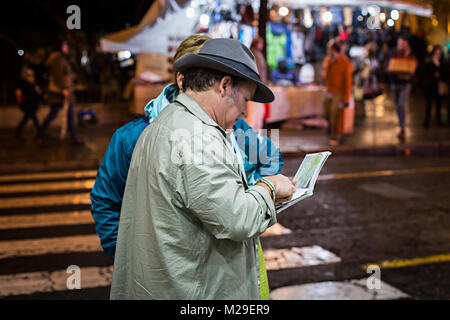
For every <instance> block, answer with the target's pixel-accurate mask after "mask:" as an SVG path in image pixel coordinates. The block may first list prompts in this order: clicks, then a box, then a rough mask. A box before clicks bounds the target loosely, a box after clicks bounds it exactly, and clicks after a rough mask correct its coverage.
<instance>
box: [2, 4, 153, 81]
mask: <svg viewBox="0 0 450 320" xmlns="http://www.w3.org/2000/svg"><path fill="white" fill-rule="evenodd" d="M152 3H153V0H114V1H111V0H90V1H88V0H81V1H80V0H70V1H69V0H58V1H57V0H38V1H37V0H33V1H32V0H25V1H24V0H15V1H12V0H5V1H2V2H1V4H0V69H1V70H2V71H1V72H0V74H1V76H0V81H9V80H11V81H12V80H14V79H16V78H17V74H18V72H19V71H18V70H19V69H20V66H21V65H22V59H23V57H20V56H19V55H18V54H17V51H18V50H19V49H22V50H24V51H25V52H28V51H30V50H35V49H37V48H40V47H44V48H47V49H48V48H49V47H50V46H51V45H52V44H53V43H54V42H55V39H57V38H58V37H61V36H62V35H64V27H65V21H66V20H67V18H68V17H69V16H70V14H67V13H66V10H67V7H68V6H69V5H72V4H76V5H78V6H79V7H80V9H81V30H82V31H83V33H84V35H85V38H87V39H86V40H87V41H88V42H90V44H93V43H96V41H97V40H98V38H100V37H101V36H104V35H107V34H109V33H112V32H115V31H119V30H122V29H125V28H126V26H127V25H128V26H133V25H136V24H138V23H139V21H140V20H141V18H142V17H143V16H144V15H145V13H146V12H147V10H148V9H149V8H150V6H151V4H152ZM58 19H59V23H58ZM61 25H62V26H61ZM69 32H71V31H69Z"/></svg>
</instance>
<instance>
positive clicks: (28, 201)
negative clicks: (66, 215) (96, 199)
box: [0, 193, 91, 209]
mask: <svg viewBox="0 0 450 320" xmlns="http://www.w3.org/2000/svg"><path fill="white" fill-rule="evenodd" d="M69 204H89V205H90V204H91V199H89V193H80V194H64V195H51V196H39V197H18V198H4V199H0V209H10V208H22V207H38V206H49V205H51V206H56V205H69Z"/></svg>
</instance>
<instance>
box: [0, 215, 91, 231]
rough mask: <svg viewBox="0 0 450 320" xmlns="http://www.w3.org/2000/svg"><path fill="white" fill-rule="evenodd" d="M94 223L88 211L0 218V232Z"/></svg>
mask: <svg viewBox="0 0 450 320" xmlns="http://www.w3.org/2000/svg"><path fill="white" fill-rule="evenodd" d="M88 223H94V219H93V218H92V215H91V212H90V211H72V212H63V213H42V214H18V215H11V216H9V215H6V216H0V230H7V229H22V228H36V227H54V226H67V225H77V224H88Z"/></svg>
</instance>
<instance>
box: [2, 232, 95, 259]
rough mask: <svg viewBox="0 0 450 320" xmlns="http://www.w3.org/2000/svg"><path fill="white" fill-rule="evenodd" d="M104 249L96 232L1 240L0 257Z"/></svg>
mask: <svg viewBox="0 0 450 320" xmlns="http://www.w3.org/2000/svg"><path fill="white" fill-rule="evenodd" d="M102 250H103V249H102V248H101V246H100V239H99V237H98V236H97V235H96V234H93V235H80V236H69V237H57V238H40V239H26V240H8V241H0V259H6V258H13V257H23V256H34V255H45V254H58V253H72V252H96V251H102Z"/></svg>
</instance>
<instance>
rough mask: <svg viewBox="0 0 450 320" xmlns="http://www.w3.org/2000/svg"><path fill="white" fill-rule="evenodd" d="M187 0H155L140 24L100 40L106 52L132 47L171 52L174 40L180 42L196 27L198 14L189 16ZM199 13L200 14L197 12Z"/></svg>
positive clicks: (135, 52)
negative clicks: (185, 7)
mask: <svg viewBox="0 0 450 320" xmlns="http://www.w3.org/2000/svg"><path fill="white" fill-rule="evenodd" d="M187 2H189V1H186V0H178V1H175V0H167V1H166V0H159V1H154V2H153V4H152V5H151V7H150V9H149V10H148V11H147V13H146V14H145V16H144V17H143V18H142V20H141V21H140V23H139V24H138V25H137V26H133V27H131V28H128V29H125V30H121V31H118V32H115V33H112V34H109V35H107V36H106V37H103V38H101V39H100V46H101V49H102V51H104V52H118V51H122V50H129V51H131V52H132V53H133V54H137V53H142V52H152V53H161V54H167V53H169V51H170V50H169V48H170V47H171V45H172V43H171V42H172V41H174V42H176V43H179V42H180V40H179V39H181V40H182V39H184V38H186V37H187V36H189V35H190V34H192V30H193V29H194V27H195V25H196V23H197V21H198V17H196V16H194V17H191V18H189V17H188V16H187V15H186V12H185V9H183V7H184V5H185V4H186V3H187ZM196 14H197V13H196Z"/></svg>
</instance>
